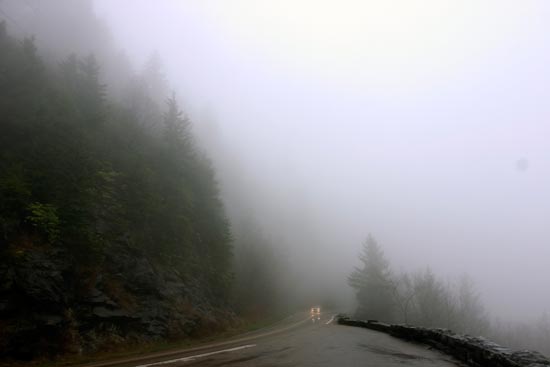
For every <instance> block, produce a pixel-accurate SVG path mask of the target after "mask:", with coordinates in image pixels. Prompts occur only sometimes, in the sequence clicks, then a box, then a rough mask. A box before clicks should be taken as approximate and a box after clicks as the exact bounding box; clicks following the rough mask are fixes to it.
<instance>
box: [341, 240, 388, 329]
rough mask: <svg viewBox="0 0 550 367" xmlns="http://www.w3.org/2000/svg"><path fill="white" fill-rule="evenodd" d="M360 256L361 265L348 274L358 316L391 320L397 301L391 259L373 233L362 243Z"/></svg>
mask: <svg viewBox="0 0 550 367" xmlns="http://www.w3.org/2000/svg"><path fill="white" fill-rule="evenodd" d="M359 260H360V261H361V263H362V265H361V267H358V268H355V270H354V271H353V272H352V273H351V275H350V276H349V277H348V283H349V285H350V286H351V287H353V288H354V289H355V291H356V295H357V301H358V304H359V305H358V309H357V316H358V317H360V318H363V319H376V320H382V321H391V320H392V318H393V308H394V302H393V299H392V298H393V296H392V293H393V291H392V287H393V285H392V283H391V279H390V276H391V274H390V268H389V262H388V260H387V259H386V257H385V256H384V252H383V251H382V249H381V248H380V246H379V245H378V243H377V242H376V240H375V239H374V237H373V236H371V235H369V236H368V237H367V239H366V240H365V242H364V243H363V248H362V251H361V253H360V254H359Z"/></svg>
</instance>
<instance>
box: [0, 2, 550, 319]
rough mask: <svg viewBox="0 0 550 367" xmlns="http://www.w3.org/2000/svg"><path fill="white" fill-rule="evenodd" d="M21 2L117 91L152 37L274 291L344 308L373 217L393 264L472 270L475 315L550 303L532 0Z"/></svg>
mask: <svg viewBox="0 0 550 367" xmlns="http://www.w3.org/2000/svg"><path fill="white" fill-rule="evenodd" d="M17 3H19V2H17V1H7V0H4V1H1V2H0V5H1V6H2V9H3V11H5V13H6V14H8V15H9V18H8V23H7V25H8V28H9V29H10V30H11V31H12V32H13V33H15V34H19V35H23V36H29V35H32V34H34V35H35V37H36V43H37V46H38V49H39V50H43V53H44V55H45V57H46V58H47V59H48V60H49V62H51V63H53V64H55V63H58V62H59V60H61V59H63V58H64V57H66V56H67V55H68V54H69V53H71V52H77V53H78V54H81V55H86V54H88V53H95V54H96V55H98V60H99V63H100V65H101V67H102V73H103V74H102V77H103V79H104V80H105V82H106V83H108V85H109V89H108V94H110V95H111V96H112V98H115V99H117V98H118V99H120V100H123V99H124V95H125V94H124V93H126V92H125V90H126V89H125V88H126V78H127V77H128V75H130V74H132V73H138V72H139V71H140V70H143V68H144V66H145V65H148V63H150V62H151V55H155V56H154V58H153V59H154V60H157V62H158V63H159V65H161V66H159V68H160V69H161V70H162V74H163V75H164V78H165V81H166V86H162V88H160V87H159V91H162V92H159V93H158V94H156V95H154V98H155V99H158V101H160V102H159V103H161V104H164V102H163V101H164V100H165V99H166V98H168V97H169V96H170V95H171V94H170V90H172V89H173V90H174V91H175V93H176V97H177V99H178V101H179V102H180V104H181V106H182V108H183V110H184V111H185V112H186V114H187V115H189V116H190V119H191V120H192V121H193V131H194V133H195V135H196V139H197V142H198V144H199V146H200V147H201V149H203V150H204V151H205V152H206V154H207V155H208V156H209V157H210V158H211V159H212V161H213V166H214V168H215V172H216V177H217V180H218V181H219V183H220V189H221V194H222V199H223V201H224V203H225V206H226V209H227V213H228V218H229V221H230V223H231V228H232V230H233V236H234V239H235V243H234V247H235V249H234V252H235V256H236V257H237V259H238V258H239V256H240V253H241V252H240V250H239V249H240V246H241V247H242V246H244V245H243V243H247V241H249V242H250V243H253V244H257V243H258V242H262V243H264V244H263V245H262V246H261V247H260V249H259V251H260V253H263V254H265V253H268V254H269V255H265V256H267V258H268V261H270V262H271V261H273V262H274V263H275V264H276V266H273V269H271V270H270V273H269V275H268V276H269V277H274V278H277V279H278V283H279V284H278V287H279V290H278V293H277V297H278V298H279V301H278V302H282V303H288V304H291V303H293V302H294V301H293V300H296V299H297V300H298V301H297V303H298V305H299V306H300V307H308V306H310V305H312V304H327V305H330V307H333V308H334V309H337V310H348V311H353V309H354V307H355V302H356V301H355V296H354V292H353V289H352V288H350V287H349V285H348V276H349V275H350V274H351V272H352V271H353V269H354V266H359V264H360V262H359V260H358V254H359V253H360V251H361V248H362V243H363V241H364V240H365V239H366V238H367V236H368V235H369V234H372V236H374V237H375V238H376V240H377V242H378V244H379V245H380V246H381V248H382V249H383V251H384V253H385V256H386V257H387V259H388V260H389V262H390V264H391V269H392V272H393V273H394V274H401V273H404V272H408V273H414V272H418V271H424V270H425V269H426V268H428V267H429V268H430V269H431V270H432V271H433V272H434V273H435V274H437V276H438V277H439V279H441V281H442V282H443V283H445V284H450V287H453V288H454V287H456V286H458V284H459V282H460V279H463V278H464V276H468V277H469V279H471V280H472V282H473V284H475V289H476V292H478V293H479V295H480V299H481V301H482V303H483V304H484V305H485V311H486V313H487V317H488V319H490V321H494V320H497V319H499V320H506V321H512V322H525V323H527V324H528V323H532V322H536V321H537V320H538V319H540V318H541V316H542V315H543V314H544V313H545V312H550V292H549V291H548V289H549V279H550V270H549V267H548V259H550V230H549V226H548V223H547V219H548V218H549V217H550V196H549V195H548V188H549V187H550V149H549V147H550V135H549V134H550V125H549V122H548V118H549V117H550V104H549V103H548V97H549V95H548V90H547V85H549V83H550V72H549V71H548V67H547V65H548V63H549V61H550V42H549V41H550V39H549V38H550V26H549V25H548V22H546V21H545V20H546V19H547V18H548V16H549V15H550V4H548V3H547V2H545V1H542V0H540V1H527V2H522V3H521V4H519V3H518V2H514V1H502V0H499V1H487V2H482V3H481V2H478V1H474V0H468V1H460V2H456V1H439V0H429V1H422V2H419V1H412V2H411V1H407V0H403V1H393V2H382V1H378V2H376V1H367V2H365V1H352V0H345V1H338V2H336V1H309V0H304V1H298V2H297V1H287V0H285V1H253V0H236V1H230V2H228V1H214V0H206V1H199V0H196V1H194V0H189V1H145V0H139V1H136V0H132V1H130V0H127V1H124V0H117V1H112V0H95V1H94V2H93V12H94V13H95V16H96V18H95V19H92V20H90V19H88V18H86V19H79V18H78V14H75V13H74V9H75V8H74V7H73V8H71V13H70V14H69V13H68V12H65V3H64V2H59V8H56V4H57V3H56V2H52V3H51V4H47V5H46V2H34V1H29V2H28V3H27V4H26V5H25V4H23V6H21V3H19V4H17ZM25 3H26V2H25ZM85 7H86V5H83V8H85ZM46 12H47V13H46ZM83 13H85V12H84V11H83ZM33 19H41V21H40V22H37V21H33ZM56 20H57V21H56ZM60 20H62V21H60ZM86 22H93V23H94V25H93V27H92V26H90V27H89V30H90V31H87V30H86V27H87V23H86ZM98 25H99V26H101V27H102V28H101V29H103V31H102V33H101V34H98V32H97V29H98V28H97V27H98ZM72 29H82V31H78V32H74V33H72V32H71V30H72ZM87 32H91V33H90V34H88V33H87ZM82 37H87V38H82ZM106 50H107V51H106ZM251 238H252V239H251ZM258 238H259V239H261V240H255V239H258ZM261 256H264V255H261ZM272 265H273V264H272ZM280 298H284V299H285V301H282V300H281V299H280Z"/></svg>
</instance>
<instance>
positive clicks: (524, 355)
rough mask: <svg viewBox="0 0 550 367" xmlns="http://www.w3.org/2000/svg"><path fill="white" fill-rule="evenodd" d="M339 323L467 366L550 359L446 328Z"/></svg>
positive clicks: (511, 366) (529, 365)
mask: <svg viewBox="0 0 550 367" xmlns="http://www.w3.org/2000/svg"><path fill="white" fill-rule="evenodd" d="M338 323H339V324H342V325H349V326H358V327H364V328H367V329H372V330H377V331H381V332H384V333H388V334H390V335H392V336H395V337H398V338H401V339H406V340H411V341H415V342H421V343H425V344H428V345H430V346H432V347H434V348H437V349H439V350H441V351H443V352H445V353H447V354H449V355H452V356H454V357H455V358H457V359H458V360H460V361H462V362H465V363H466V364H468V365H470V366H476V367H478V366H479V367H542V366H550V360H549V359H547V358H546V357H544V356H543V355H542V354H540V353H538V352H534V351H515V352H514V351H511V350H509V349H507V348H504V347H501V346H499V345H498V344H495V343H493V342H491V341H488V340H487V339H484V338H482V337H471V336H468V335H459V334H455V333H453V332H452V331H450V330H446V329H427V328H421V327H414V326H408V325H392V324H384V323H381V322H378V321H375V320H368V321H361V320H352V319H350V318H348V317H346V316H343V315H340V316H339V317H338Z"/></svg>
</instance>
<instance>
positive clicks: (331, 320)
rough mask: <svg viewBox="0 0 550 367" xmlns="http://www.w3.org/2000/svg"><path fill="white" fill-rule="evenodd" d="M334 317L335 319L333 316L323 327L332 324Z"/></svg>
mask: <svg viewBox="0 0 550 367" xmlns="http://www.w3.org/2000/svg"><path fill="white" fill-rule="evenodd" d="M335 317H336V315H333V316H332V318H331V319H330V320H328V322H327V323H326V324H325V325H328V324H330V323H331V322H333V321H334V318H335Z"/></svg>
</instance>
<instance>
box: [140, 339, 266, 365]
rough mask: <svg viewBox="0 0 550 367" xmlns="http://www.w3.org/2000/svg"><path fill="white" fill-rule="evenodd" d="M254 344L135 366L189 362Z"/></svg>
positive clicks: (253, 345) (250, 346)
mask: <svg viewBox="0 0 550 367" xmlns="http://www.w3.org/2000/svg"><path fill="white" fill-rule="evenodd" d="M255 346H256V344H247V345H242V346H240V347H235V348H229V349H223V350H217V351H215V352H210V353H203V354H196V355H194V356H189V357H183V358H178V359H171V360H169V361H162V362H155V363H149V364H141V365H139V366H136V367H150V366H160V365H163V364H170V363H177V362H189V361H193V360H195V359H197V358H202V357H208V356H211V355H214V354H220V353H228V352H235V351H237V350H241V349H246V348H252V347H255Z"/></svg>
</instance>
